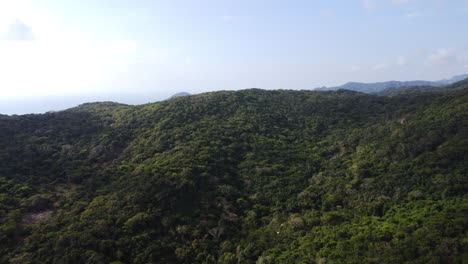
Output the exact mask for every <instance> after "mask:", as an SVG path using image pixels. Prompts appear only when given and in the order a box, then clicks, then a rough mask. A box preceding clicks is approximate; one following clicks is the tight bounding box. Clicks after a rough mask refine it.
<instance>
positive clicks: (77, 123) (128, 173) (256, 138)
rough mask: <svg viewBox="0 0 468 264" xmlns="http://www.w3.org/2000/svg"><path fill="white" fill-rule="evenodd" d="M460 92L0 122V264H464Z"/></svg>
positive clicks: (91, 111)
mask: <svg viewBox="0 0 468 264" xmlns="http://www.w3.org/2000/svg"><path fill="white" fill-rule="evenodd" d="M467 107H468V86H467V87H464V88H463V87H460V88H459V89H454V90H453V91H451V92H448V93H409V94H408V93H403V94H396V95H395V96H392V97H385V96H376V95H368V94H362V93H358V92H352V91H336V92H332V91H328V92H318V91H286V90H277V91H266V90H259V89H250V90H243V91H237V92H227V91H223V92H213V93H207V94H200V95H193V96H184V97H177V98H174V99H171V100H166V101H163V102H160V103H154V104H147V105H140V106H128V105H121V104H115V103H94V104H85V105H82V106H79V107H76V108H72V109H69V110H67V111H62V112H56V113H47V114H42V115H24V116H0V131H1V132H0V263H34V264H39V263H114V264H117V263H120V264H121V263H126V264H131V263H226V264H235V263H247V264H248V263H252V264H253V263H257V264H271V263H304V264H305V263H307V264H313V263H317V264H319V263H320V264H324V263H463V261H464V260H466V259H467V258H468V255H467V253H466V252H468V250H467V241H468V237H467V231H468V228H467V227H468V217H467V215H468V197H467V189H468V177H467V176H468V171H467V161H468V155H467V149H468V109H467Z"/></svg>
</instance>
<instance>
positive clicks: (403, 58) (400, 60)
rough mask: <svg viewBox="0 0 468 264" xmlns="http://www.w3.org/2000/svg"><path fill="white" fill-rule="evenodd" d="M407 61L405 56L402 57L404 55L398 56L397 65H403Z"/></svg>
mask: <svg viewBox="0 0 468 264" xmlns="http://www.w3.org/2000/svg"><path fill="white" fill-rule="evenodd" d="M407 63H408V61H407V59H406V57H404V56H399V57H398V58H397V65H398V66H405V65H406V64H407Z"/></svg>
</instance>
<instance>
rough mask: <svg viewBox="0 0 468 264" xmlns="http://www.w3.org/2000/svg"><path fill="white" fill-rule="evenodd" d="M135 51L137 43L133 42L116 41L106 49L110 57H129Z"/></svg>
mask: <svg viewBox="0 0 468 264" xmlns="http://www.w3.org/2000/svg"><path fill="white" fill-rule="evenodd" d="M136 50H137V43H136V42H134V41H118V42H114V43H111V44H110V45H109V46H108V48H107V49H106V51H107V53H108V54H110V55H129V54H132V53H135V52H136Z"/></svg>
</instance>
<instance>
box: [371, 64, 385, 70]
mask: <svg viewBox="0 0 468 264" xmlns="http://www.w3.org/2000/svg"><path fill="white" fill-rule="evenodd" d="M385 68H387V65H386V64H384V63H379V64H376V65H374V67H372V69H374V70H376V71H380V70H383V69H385Z"/></svg>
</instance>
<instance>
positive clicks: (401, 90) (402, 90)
mask: <svg viewBox="0 0 468 264" xmlns="http://www.w3.org/2000/svg"><path fill="white" fill-rule="evenodd" d="M467 86H468V78H466V79H464V80H461V81H458V82H456V83H452V84H450V85H445V86H442V87H440V86H404V87H397V88H387V89H385V90H383V91H380V92H378V93H375V94H377V95H381V96H396V95H401V94H411V93H427V92H431V93H447V92H450V91H454V90H459V89H463V88H465V87H467Z"/></svg>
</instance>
